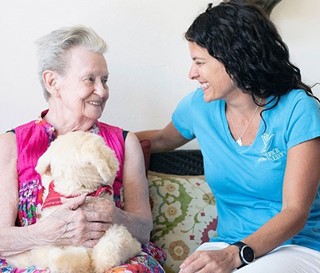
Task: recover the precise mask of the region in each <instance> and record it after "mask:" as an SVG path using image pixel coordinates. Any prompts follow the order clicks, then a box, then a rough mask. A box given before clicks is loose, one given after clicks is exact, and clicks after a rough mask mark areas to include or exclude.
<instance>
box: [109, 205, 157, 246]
mask: <svg viewBox="0 0 320 273" xmlns="http://www.w3.org/2000/svg"><path fill="white" fill-rule="evenodd" d="M113 223H114V224H122V225H124V226H125V227H126V228H127V229H128V230H129V232H130V233H131V235H132V236H133V237H135V238H136V239H137V240H138V241H139V242H140V243H142V244H144V243H147V242H149V241H150V233H151V230H152V226H153V223H152V217H151V215H150V217H141V216H137V215H135V214H132V213H130V212H126V211H123V210H121V209H116V213H115V215H114V217H113Z"/></svg>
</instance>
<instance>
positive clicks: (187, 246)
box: [148, 171, 217, 273]
mask: <svg viewBox="0 0 320 273" xmlns="http://www.w3.org/2000/svg"><path fill="white" fill-rule="evenodd" d="M148 181H149V192H150V199H151V206H152V214H153V225H154V227H153V231H152V234H151V241H152V242H154V243H155V244H156V245H157V246H159V247H161V248H163V249H164V250H165V251H166V253H167V261H166V263H165V265H164V269H165V271H166V273H173V272H179V265H180V264H181V263H182V261H183V260H184V259H185V258H186V257H187V256H188V255H189V254H191V253H192V252H193V251H194V250H195V249H196V248H197V247H198V246H199V245H200V244H201V243H203V242H207V241H208V240H209V237H212V236H215V231H216V225H217V213H216V206H215V198H214V197H213V195H212V193H211V191H210V189H209V187H208V185H207V183H206V181H205V179H204V176H203V175H197V176H183V175H173V174H164V173H159V172H154V171H149V173H148Z"/></svg>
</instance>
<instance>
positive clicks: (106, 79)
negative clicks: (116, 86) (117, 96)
mask: <svg viewBox="0 0 320 273" xmlns="http://www.w3.org/2000/svg"><path fill="white" fill-rule="evenodd" d="M101 82H102V85H103V87H104V88H107V87H108V85H107V82H108V77H104V78H102V79H101Z"/></svg>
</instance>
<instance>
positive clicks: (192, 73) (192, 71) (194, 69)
mask: <svg viewBox="0 0 320 273" xmlns="http://www.w3.org/2000/svg"><path fill="white" fill-rule="evenodd" d="M198 76H199V74H198V70H197V67H196V66H195V65H194V64H192V65H191V68H190V71H189V78H190V79H191V80H195V79H196V78H197V77H198Z"/></svg>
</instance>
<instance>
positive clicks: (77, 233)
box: [39, 195, 110, 247]
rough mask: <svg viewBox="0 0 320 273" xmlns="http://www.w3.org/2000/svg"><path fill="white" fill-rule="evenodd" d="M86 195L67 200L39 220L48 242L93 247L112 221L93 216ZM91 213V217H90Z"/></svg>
mask: <svg viewBox="0 0 320 273" xmlns="http://www.w3.org/2000/svg"><path fill="white" fill-rule="evenodd" d="M85 199H86V196H85V195H82V196H79V197H76V198H72V199H68V200H65V203H64V204H62V205H61V206H60V207H59V208H57V209H56V210H55V211H53V212H52V213H51V214H50V215H48V216H47V217H45V218H43V219H41V220H40V221H39V228H40V229H41V230H40V233H44V238H46V239H45V240H46V243H48V244H53V245H56V246H65V245H73V246H80V245H81V246H85V247H93V246H94V245H95V244H96V243H97V242H98V240H99V239H100V238H101V237H102V236H103V234H104V233H105V231H106V230H107V229H108V228H109V226H110V223H108V222H104V221H101V219H98V218H97V219H94V218H92V213H90V211H89V210H88V209H86V208H87V207H86V206H82V205H84V204H85ZM89 214H90V217H88V216H89Z"/></svg>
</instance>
